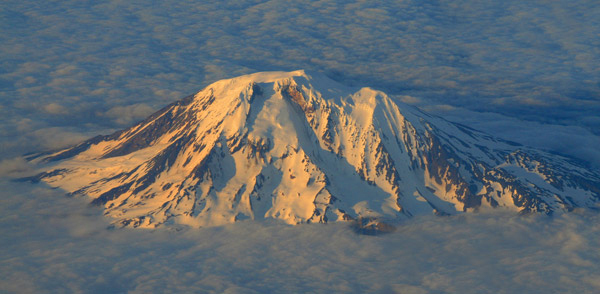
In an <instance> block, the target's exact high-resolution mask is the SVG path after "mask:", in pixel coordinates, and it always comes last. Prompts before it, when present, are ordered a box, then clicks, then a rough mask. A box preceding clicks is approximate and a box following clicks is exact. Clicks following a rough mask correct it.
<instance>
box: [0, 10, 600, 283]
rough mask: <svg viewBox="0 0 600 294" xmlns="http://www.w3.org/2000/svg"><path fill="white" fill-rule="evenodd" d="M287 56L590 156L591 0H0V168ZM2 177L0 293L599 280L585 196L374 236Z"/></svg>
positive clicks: (594, 46) (598, 156) (599, 156)
mask: <svg viewBox="0 0 600 294" xmlns="http://www.w3.org/2000/svg"><path fill="white" fill-rule="evenodd" d="M296 69H308V70H316V71H320V72H323V73H325V74H327V75H329V76H330V77H332V78H334V79H336V80H338V81H340V82H342V83H345V84H349V85H356V86H370V87H373V88H377V89H381V90H383V91H385V92H387V93H389V94H391V95H394V96H395V97H396V98H397V99H399V100H402V101H404V102H407V103H410V104H413V105H417V106H419V107H422V108H423V109H425V110H427V111H430V112H432V113H436V114H440V115H442V116H445V117H447V118H448V119H450V120H455V121H458V122H462V123H465V124H468V125H470V126H472V127H475V128H480V129H483V130H486V131H489V132H492V133H494V134H496V135H499V136H502V137H504V138H507V139H511V140H515V141H518V142H521V143H525V144H528V145H533V146H535V147H541V148H545V149H548V150H551V151H556V152H561V153H565V154H568V155H571V156H575V157H578V158H580V159H582V160H584V161H587V162H589V163H590V164H591V165H594V166H600V152H598V146H600V138H599V137H598V135H599V134H600V131H598V130H600V2H598V1H595V0H573V1H567V0H556V1H543V0H538V1H516V0H508V1H473V0H458V1H449V0H448V1H414V0H413V1H341V0H324V1H274V0H271V1H254V0H246V1H244V0H242V1H214V3H211V2H209V1H187V0H183V1H170V0H168V1H159V2H154V1H153V2H152V3H149V2H147V1H139V0H132V1H71V0H65V1H30V0H21V1H12V0H6V1H2V2H1V3H0V160H1V162H0V176H2V177H10V176H15V175H18V174H24V173H27V172H28V171H29V170H30V167H29V166H28V165H27V163H26V162H25V161H24V160H23V159H22V158H18V156H19V155H20V154H22V153H24V152H32V151H41V150H47V149H53V148H61V147H64V146H67V145H71V144H75V143H77V142H79V141H81V140H83V139H85V138H87V137H90V136H92V135H96V134H101V133H108V132H110V131H113V130H116V129H119V128H123V127H125V126H128V125H131V124H133V123H134V122H136V121H138V120H140V119H143V118H144V117H146V116H147V115H149V114H150V113H152V112H153V111H155V110H156V109H158V108H160V107H162V106H163V105H165V104H167V103H169V102H171V101H174V100H176V99H179V98H182V97H184V96H186V95H188V94H191V93H194V92H196V91H198V90H200V89H201V88H203V87H205V86H206V85H208V84H209V83H211V82H213V81H216V80H218V79H221V78H227V77H233V76H237V75H241V74H246V73H252V72H256V71H267V70H284V71H289V70H296ZM524 120H526V121H524ZM2 191H3V192H0V193H1V194H0V292H4V291H7V292H9V293H11V292H17V293H18V292H73V293H77V292H83V293H87V292H96V293H105V292H114V291H117V292H132V293H137V292H148V291H151V290H153V291H157V292H190V291H194V290H196V291H198V292H204V291H213V292H228V293H255V292H258V293H265V292H269V291H272V292H282V293H289V292H304V291H305V290H313V291H315V292H360V293H363V292H381V293H390V292H400V293H428V292H433V293H444V292H454V293H456V292H461V293H463V292H464V293H469V292H471V293H490V292H492V293H503V292H504V293H514V292H541V291H543V290H547V291H550V292H551V291H555V292H563V293H564V292H572V293H585V292H588V293H597V292H600V283H599V282H598V281H600V276H599V275H598V272H600V270H599V268H598V264H600V256H599V254H598V250H597V248H598V246H599V245H600V244H599V241H600V240H599V239H598V236H599V234H598V233H599V232H598V228H599V219H598V216H595V215H590V214H587V213H574V214H569V215H561V216H557V217H555V218H550V219H548V218H545V217H541V216H533V217H526V218H522V217H516V216H514V215H511V214H505V213H491V214H486V215H475V216H464V217H462V216H461V217H454V218H444V219H439V218H423V219H417V220H414V221H410V222H407V223H406V225H405V226H403V227H401V228H400V229H399V231H398V232H396V233H394V234H391V235H386V236H381V237H376V238H371V237H365V236H359V235H355V234H354V233H352V232H351V230H349V229H348V228H347V227H346V226H344V225H328V226H300V227H288V226H285V225H281V224H277V223H269V222H267V223H255V224H250V223H242V224H236V225H232V226H228V227H225V228H217V229H206V230H200V231H185V232H171V231H161V230H159V231H156V232H148V231H135V232H132V231H128V230H123V231H107V230H105V229H104V228H105V226H106V223H105V222H104V220H103V219H102V218H101V217H100V216H99V213H100V212H98V211H96V210H93V209H92V208H89V207H88V206H86V205H84V204H83V203H85V201H84V200H83V199H67V198H64V197H62V196H61V192H60V191H56V190H48V189H46V188H44V187H37V186H35V187H33V186H27V185H25V184H14V183H8V182H5V181H3V182H2ZM253 291H255V292H253Z"/></svg>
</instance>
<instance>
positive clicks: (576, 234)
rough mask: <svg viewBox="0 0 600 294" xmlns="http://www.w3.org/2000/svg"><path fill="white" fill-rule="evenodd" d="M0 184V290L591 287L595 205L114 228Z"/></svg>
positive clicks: (69, 203)
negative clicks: (347, 220)
mask: <svg viewBox="0 0 600 294" xmlns="http://www.w3.org/2000/svg"><path fill="white" fill-rule="evenodd" d="M1 188H2V190H3V191H7V192H8V194H7V196H5V197H2V198H1V199H0V201H1V202H0V222H1V223H2V226H0V235H1V236H2V238H0V245H1V246H0V248H1V249H0V261H1V262H0V276H2V277H3V278H2V279H0V292H5V291H6V292H9V293H11V292H15V293H16V292H29V293H35V292H69V293H108V292H110V293H125V292H127V293H148V292H160V293H170V292H178V293H182V292H187V293H190V292H202V293H301V292H313V293H332V292H337V293H340V292H343V293H366V292H369V293H446V292H449V293H515V292H519V293H540V292H559V293H597V292H598V291H600V283H598V281H599V280H600V275H599V274H598V273H599V272H600V254H599V253H598V250H597V248H598V244H599V242H600V226H598V225H597V224H598V223H599V222H600V216H599V215H598V214H590V213H587V212H574V213H571V214H565V215H557V216H555V217H546V216H541V215H532V216H517V215H514V214H510V213H505V212H500V211H496V212H494V213H486V214H472V215H463V216H457V217H446V218H440V217H423V218H416V219H413V220H410V221H408V222H406V223H404V224H402V225H401V226H400V227H399V228H398V230H397V231H396V232H394V233H391V234H388V235H380V236H375V237H373V236H364V235H357V234H356V233H354V231H353V230H352V229H350V228H349V227H348V226H347V225H345V224H329V225H300V226H288V225H285V224H282V223H277V222H242V223H237V224H233V225H230V226H225V227H220V228H207V229H202V230H189V229H183V230H181V231H174V230H170V231H167V230H160V229H159V230H154V231H146V230H116V231H115V230H106V229H105V227H106V226H107V225H108V224H107V222H106V221H105V219H103V218H102V216H101V213H100V211H99V210H97V209H95V208H91V207H89V206H85V205H84V203H85V201H84V200H83V199H73V198H66V197H64V196H63V195H61V193H60V192H59V191H55V190H48V189H46V188H43V187H31V185H28V184H19V185H15V184H14V183H11V184H9V185H7V183H6V182H2V183H1ZM32 211H35V212H36V213H31V212H32Z"/></svg>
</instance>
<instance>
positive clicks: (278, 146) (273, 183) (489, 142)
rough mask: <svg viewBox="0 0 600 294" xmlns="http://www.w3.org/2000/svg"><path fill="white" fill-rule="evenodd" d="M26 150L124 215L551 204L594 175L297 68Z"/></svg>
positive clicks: (149, 222) (592, 189)
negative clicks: (121, 126)
mask: <svg viewBox="0 0 600 294" xmlns="http://www.w3.org/2000/svg"><path fill="white" fill-rule="evenodd" d="M32 160H33V161H34V162H37V163H39V164H41V166H42V168H41V169H42V170H43V172H42V173H40V174H39V175H37V176H36V177H35V178H34V179H35V180H41V181H44V182H46V183H48V184H49V185H51V186H55V187H60V188H63V189H65V190H67V191H68V192H70V193H71V194H73V195H87V196H89V197H91V198H92V203H93V204H96V205H101V206H103V207H104V208H105V213H106V214H107V215H109V216H111V217H113V218H114V219H115V224H117V225H120V226H132V227H155V226H158V225H163V224H187V225H191V226H195V227H201V226H214V225H220V224H225V223H231V222H234V221H237V220H241V219H246V218H251V219H257V218H263V217H266V218H278V219H282V220H284V221H286V222H288V223H290V224H296V223H302V222H328V221H339V220H349V219H355V218H358V217H360V218H366V219H390V220H399V219H403V218H406V217H410V216H413V215H421V214H430V213H436V214H442V215H444V214H456V213H459V212H464V211H471V210H475V209H478V208H480V207H506V208H508V209H513V210H516V211H524V212H529V211H532V212H533V211H539V212H545V213H551V212H552V211H556V210H569V209H571V208H573V207H588V206H593V205H595V203H596V202H598V200H599V199H600V176H599V174H598V173H597V172H596V171H591V170H588V169H586V168H585V167H583V166H582V165H581V164H579V163H577V162H576V161H574V160H572V159H569V158H566V157H562V156H559V155H553V154H548V153H545V152H541V151H536V150H532V149H530V148H527V147H523V146H519V145H517V144H514V143H511V142H507V141H503V140H500V139H497V138H494V137H492V136H489V135H487V134H484V133H481V132H478V131H475V130H472V129H469V128H467V127H464V126H461V125H457V124H452V123H449V122H447V121H445V120H443V119H440V118H437V117H433V116H429V115H427V114H425V113H422V112H420V111H419V110H417V109H415V108H412V107H410V106H407V105H404V104H402V103H400V102H398V101H395V100H393V99H391V98H390V97H388V96H387V95H386V94H385V93H382V92H380V91H375V90H372V89H370V88H362V89H353V88H347V87H344V86H342V85H339V84H336V83H335V82H333V81H331V80H329V79H328V78H326V77H324V76H322V75H319V74H313V73H306V72H304V71H295V72H267V73H257V74H252V75H247V76H242V77H238V78H234V79H228V80H222V81H218V82H216V83H214V84H212V85H210V86H208V87H206V88H205V89H204V90H202V91H200V92H199V93H197V94H196V95H193V96H190V97H187V98H184V99H183V100H180V101H177V102H175V103H173V104H171V105H169V106H167V107H165V108H163V109H161V110H160V111H158V112H157V113H155V114H153V115H152V116H150V117H149V118H148V119H146V120H144V121H143V122H140V123H139V124H137V125H135V126H133V127H131V128H128V129H126V130H123V131H119V132H117V133H114V134H112V135H108V136H98V137H95V138H93V139H90V140H88V141H86V142H83V143H81V144H80V145H78V146H75V147H73V148H70V149H66V150H63V151H60V152H56V153H53V154H47V155H44V156H39V157H37V158H34V159H32Z"/></svg>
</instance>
